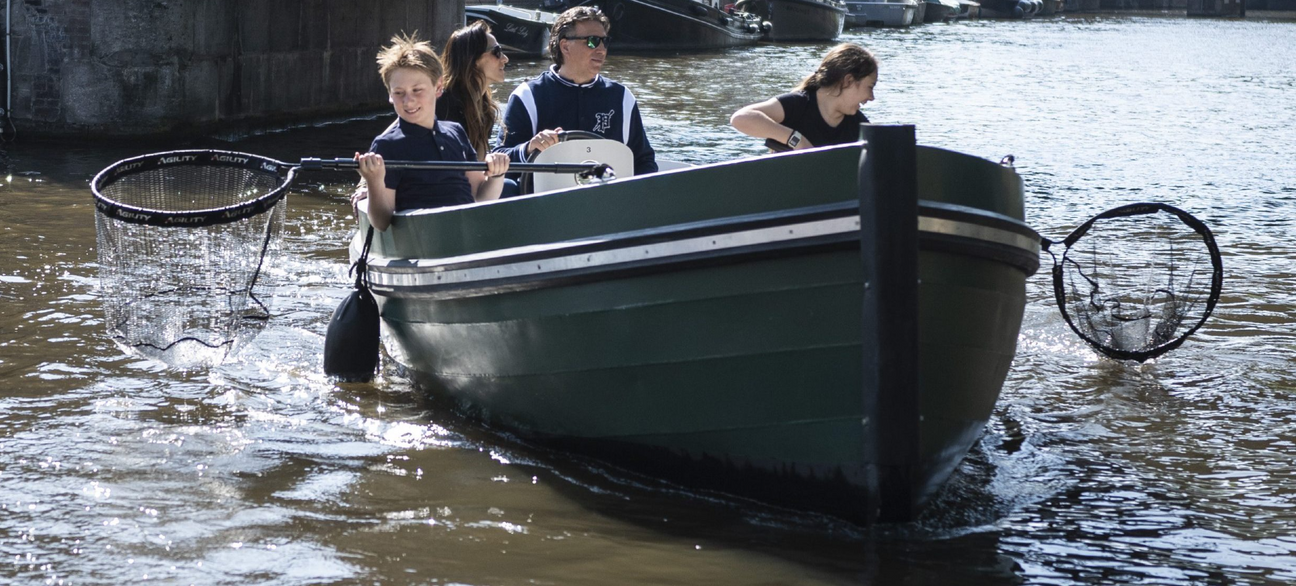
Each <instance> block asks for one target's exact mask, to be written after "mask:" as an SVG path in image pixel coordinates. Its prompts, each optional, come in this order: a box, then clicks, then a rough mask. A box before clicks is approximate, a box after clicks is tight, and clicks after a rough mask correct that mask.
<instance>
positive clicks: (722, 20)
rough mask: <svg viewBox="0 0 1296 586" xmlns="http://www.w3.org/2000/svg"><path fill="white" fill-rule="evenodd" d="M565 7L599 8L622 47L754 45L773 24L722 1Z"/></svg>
mask: <svg viewBox="0 0 1296 586" xmlns="http://www.w3.org/2000/svg"><path fill="white" fill-rule="evenodd" d="M560 5H561V6H564V7H565V6H579V5H589V6H597V7H598V8H599V9H600V10H602V11H603V14H605V15H607V17H608V20H609V21H611V23H612V30H611V31H610V32H609V33H608V36H609V37H610V39H609V40H610V41H611V42H612V43H613V45H612V46H613V47H615V48H616V49H617V50H622V49H626V50H631V51H654V50H680V49H686V50H687V49H723V48H726V47H738V46H743V45H754V44H756V43H758V42H760V40H761V38H762V37H763V36H764V35H765V33H766V31H767V30H768V27H769V23H768V22H765V21H762V20H761V19H760V18H759V17H757V16H756V15H754V14H750V13H745V12H733V13H730V12H728V11H726V10H723V9H722V8H721V7H719V6H718V5H717V4H714V3H711V2H704V1H701V0H587V1H585V2H571V3H560ZM554 10H558V9H557V8H554ZM559 11H561V10H559Z"/></svg>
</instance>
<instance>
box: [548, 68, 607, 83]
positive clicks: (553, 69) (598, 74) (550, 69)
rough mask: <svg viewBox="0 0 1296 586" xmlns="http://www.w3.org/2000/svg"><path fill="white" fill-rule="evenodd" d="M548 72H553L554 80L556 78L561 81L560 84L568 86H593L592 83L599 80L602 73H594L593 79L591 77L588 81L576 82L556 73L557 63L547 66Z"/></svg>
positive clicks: (601, 77)
mask: <svg viewBox="0 0 1296 586" xmlns="http://www.w3.org/2000/svg"><path fill="white" fill-rule="evenodd" d="M548 73H550V74H553V78H554V79H556V80H558V83H561V84H563V85H565V86H568V87H594V84H597V83H598V82H599V81H600V80H602V79H603V74H602V73H596V74H594V79H591V80H590V81H589V83H576V82H574V81H572V80H570V79H567V78H565V77H563V76H561V75H558V65H557V64H554V65H550V66H549V71H548Z"/></svg>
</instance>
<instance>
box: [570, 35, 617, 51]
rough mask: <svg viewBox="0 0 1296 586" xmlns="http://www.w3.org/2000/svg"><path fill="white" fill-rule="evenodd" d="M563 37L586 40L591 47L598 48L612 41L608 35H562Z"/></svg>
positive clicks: (586, 44)
mask: <svg viewBox="0 0 1296 586" xmlns="http://www.w3.org/2000/svg"><path fill="white" fill-rule="evenodd" d="M562 38H564V39H566V40H568V41H585V46H586V47H589V48H591V49H597V48H598V46H599V45H602V44H603V43H608V42H610V41H608V38H607V37H599V36H595V35H590V36H588V37H562Z"/></svg>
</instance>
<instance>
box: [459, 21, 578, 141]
mask: <svg viewBox="0 0 1296 586" xmlns="http://www.w3.org/2000/svg"><path fill="white" fill-rule="evenodd" d="M508 62H509V58H508V55H505V54H504V47H502V46H500V44H499V42H498V41H496V40H495V35H493V34H491V29H490V25H487V24H486V23H485V22H482V21H480V20H479V21H475V22H473V23H472V24H470V25H468V26H466V27H463V28H461V29H459V30H457V31H455V32H453V33H451V34H450V40H449V41H447V42H446V46H445V49H444V50H443V51H442V52H441V63H442V64H443V65H444V66H445V70H446V81H445V93H444V94H442V96H441V99H440V100H437V118H439V119H441V120H448V121H451V122H458V123H459V124H461V125H462V126H463V127H464V130H466V131H467V132H468V139H469V140H470V141H472V145H473V148H475V149H477V156H478V157H479V158H481V159H482V160H485V157H486V154H487V153H489V152H491V149H490V145H489V143H490V134H491V131H492V130H493V129H494V128H495V123H496V122H498V121H499V106H498V105H496V103H495V98H494V97H493V96H492V95H491V84H494V83H500V82H503V81H504V66H505V65H507V64H508ZM557 141H558V138H557V133H556V132H554V131H548V132H547V133H546V134H545V136H537V137H533V138H532V140H531V142H532V143H533V145H532V150H538V151H542V150H544V149H546V148H548V147H549V146H550V145H552V144H554V143H556V142H557Z"/></svg>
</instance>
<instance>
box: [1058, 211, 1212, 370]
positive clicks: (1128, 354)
mask: <svg viewBox="0 0 1296 586" xmlns="http://www.w3.org/2000/svg"><path fill="white" fill-rule="evenodd" d="M1157 212H1168V213H1170V214H1173V215H1174V216H1176V217H1178V218H1179V220H1180V221H1182V222H1183V223H1184V224H1185V225H1187V226H1188V227H1189V228H1192V229H1193V231H1194V232H1196V233H1197V234H1198V235H1199V236H1201V238H1202V240H1203V241H1204V242H1205V243H1206V248H1207V249H1209V250H1210V258H1211V292H1210V297H1209V298H1208V299H1207V300H1206V311H1205V312H1203V313H1202V316H1201V319H1199V320H1197V323H1196V324H1193V327H1192V328H1189V330H1188V331H1187V332H1184V334H1183V335H1181V336H1179V337H1178V338H1175V339H1173V340H1171V341H1169V342H1166V343H1164V344H1161V345H1160V346H1157V347H1155V348H1149V349H1147V350H1138V351H1135V350H1121V349H1119V348H1112V347H1110V346H1107V345H1105V344H1103V343H1101V342H1099V341H1097V340H1095V339H1093V338H1091V337H1089V336H1088V335H1085V333H1084V332H1083V331H1081V330H1080V328H1079V327H1077V326H1076V325H1075V322H1073V321H1072V320H1071V314H1070V313H1068V312H1067V308H1066V287H1065V283H1064V278H1063V262H1059V261H1055V262H1054V263H1053V297H1054V299H1055V300H1056V301H1057V305H1058V310H1059V311H1061V312H1062V318H1063V319H1065V320H1066V323H1067V325H1068V326H1071V331H1073V332H1075V333H1076V335H1077V336H1080V338H1081V339H1083V340H1084V341H1085V342H1087V343H1088V344H1089V345H1090V346H1093V347H1094V349H1096V350H1098V351H1099V352H1101V353H1102V354H1103V355H1105V356H1108V357H1110V358H1115V359H1117V360H1135V361H1138V362H1145V361H1147V360H1150V359H1152V358H1156V357H1157V356H1160V355H1162V354H1165V353H1166V352H1169V351H1171V350H1174V349H1175V348H1178V347H1179V345H1180V344H1183V343H1184V341H1185V340H1187V339H1188V337H1189V336H1191V335H1193V333H1194V332H1196V331H1197V329H1198V328H1200V327H1201V326H1202V324H1204V323H1206V320H1207V319H1209V318H1210V316H1211V314H1212V313H1214V312H1215V304H1216V303H1218V302H1219V297H1220V291H1222V290H1223V288H1224V259H1223V257H1221V256H1220V251H1219V245H1218V244H1216V243H1215V235H1214V234H1213V233H1212V232H1211V230H1210V228H1209V227H1207V226H1206V224H1205V223H1204V222H1202V221H1201V220H1198V219H1197V218H1196V217H1194V216H1193V215H1192V214H1190V213H1188V212H1185V211H1183V210H1181V209H1179V208H1177V207H1174V206H1172V205H1169V204H1164V203H1156V202H1142V203H1132V204H1128V205H1123V206H1120V207H1116V208H1112V209H1110V210H1107V211H1105V212H1103V213H1101V214H1098V215H1096V216H1094V217H1092V218H1089V221H1087V222H1085V223H1083V224H1081V225H1080V226H1079V227H1078V228H1076V229H1075V230H1072V231H1071V233H1070V234H1068V235H1067V237H1066V238H1065V239H1063V240H1062V243H1063V244H1065V245H1066V248H1067V251H1070V249H1071V245H1073V244H1075V243H1076V241H1077V240H1079V239H1080V238H1081V237H1083V236H1084V235H1085V234H1086V233H1087V232H1089V229H1090V228H1093V225H1094V223H1095V222H1097V221H1099V220H1103V219H1107V218H1118V217H1122V216H1138V215H1144V214H1155V213H1157ZM1046 244H1048V243H1046ZM1047 249H1048V247H1047V246H1045V250H1047ZM1062 256H1063V259H1065V258H1066V252H1063V253H1062Z"/></svg>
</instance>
